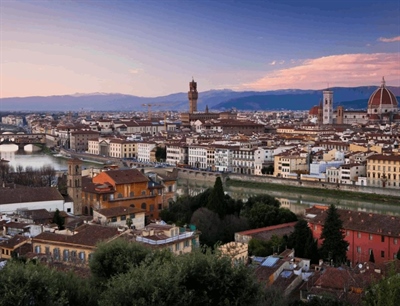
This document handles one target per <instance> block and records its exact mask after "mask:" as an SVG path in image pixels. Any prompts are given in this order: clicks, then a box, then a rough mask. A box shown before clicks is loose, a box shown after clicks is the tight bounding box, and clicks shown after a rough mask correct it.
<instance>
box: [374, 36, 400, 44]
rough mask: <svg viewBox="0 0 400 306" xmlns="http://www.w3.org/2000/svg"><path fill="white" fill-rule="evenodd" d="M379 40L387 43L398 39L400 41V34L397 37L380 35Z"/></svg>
mask: <svg viewBox="0 0 400 306" xmlns="http://www.w3.org/2000/svg"><path fill="white" fill-rule="evenodd" d="M378 41H381V42H385V43H391V42H396V41H400V36H396V37H392V38H385V37H379V39H378Z"/></svg>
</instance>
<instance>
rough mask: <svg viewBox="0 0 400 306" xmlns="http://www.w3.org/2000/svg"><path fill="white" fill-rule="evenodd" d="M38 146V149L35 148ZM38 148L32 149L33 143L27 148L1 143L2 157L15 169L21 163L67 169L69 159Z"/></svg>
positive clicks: (0, 151)
mask: <svg viewBox="0 0 400 306" xmlns="http://www.w3.org/2000/svg"><path fill="white" fill-rule="evenodd" d="M35 148H36V149H35ZM32 150H38V149H37V147H34V148H33V149H32V146H31V145H27V146H25V150H18V146H17V145H14V144H3V145H0V158H2V159H5V160H8V161H9V165H10V166H12V167H14V169H15V168H16V167H17V166H18V165H20V166H22V167H24V168H26V167H27V166H30V167H32V168H33V169H39V168H41V167H43V166H45V165H50V166H53V168H54V169H55V170H56V171H66V170H67V168H68V166H67V162H68V159H66V158H64V157H60V156H53V155H49V154H44V153H43V152H42V151H32ZM85 167H86V168H91V167H101V166H100V165H99V164H92V163H88V162H83V168H85Z"/></svg>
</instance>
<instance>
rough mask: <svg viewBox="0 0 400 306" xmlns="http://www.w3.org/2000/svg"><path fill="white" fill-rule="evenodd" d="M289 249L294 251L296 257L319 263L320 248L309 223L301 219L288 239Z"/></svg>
mask: <svg viewBox="0 0 400 306" xmlns="http://www.w3.org/2000/svg"><path fill="white" fill-rule="evenodd" d="M288 248H291V249H294V251H295V255H296V257H300V258H309V259H311V262H312V263H317V262H318V246H317V241H315V240H314V238H313V235H312V231H311V229H310V228H309V226H308V224H307V221H305V220H304V219H301V220H299V221H297V223H296V225H295V226H294V231H293V233H292V234H290V236H289V239H288Z"/></svg>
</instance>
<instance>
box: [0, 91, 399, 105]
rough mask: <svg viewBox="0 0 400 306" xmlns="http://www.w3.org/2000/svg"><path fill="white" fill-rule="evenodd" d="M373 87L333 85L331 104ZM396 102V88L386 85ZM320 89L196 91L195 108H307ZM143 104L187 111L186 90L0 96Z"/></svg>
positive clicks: (361, 99) (35, 101)
mask: <svg viewBox="0 0 400 306" xmlns="http://www.w3.org/2000/svg"><path fill="white" fill-rule="evenodd" d="M376 88H377V86H361V87H334V88H331V90H333V97H334V106H335V107H336V106H338V105H342V106H344V107H345V108H346V109H365V108H366V107H367V102H368V98H369V97H370V95H371V94H372V93H373V92H374V90H375V89H376ZM388 88H389V89H390V90H391V91H392V92H393V93H394V94H395V95H396V96H397V99H398V101H400V87H388ZM321 99H322V90H300V89H287V90H276V91H262V92H261V91H260V92H258V91H232V90H229V89H224V90H209V91H205V92H200V93H199V100H198V110H199V111H204V109H205V107H206V105H208V107H209V109H212V110H229V109H232V108H235V109H237V110H308V109H310V108H311V107H313V106H314V105H317V104H319V102H320V101H321ZM143 104H157V105H154V106H152V110H153V111H157V110H158V111H165V110H179V111H187V110H188V98H187V93H174V94H171V95H167V96H161V97H154V98H147V97H138V96H132V95H124V94H115V93H112V94H107V93H93V94H73V95H64V96H48V97H25V98H17V97H16V98H3V99H0V111H80V110H85V111H146V110H147V106H143Z"/></svg>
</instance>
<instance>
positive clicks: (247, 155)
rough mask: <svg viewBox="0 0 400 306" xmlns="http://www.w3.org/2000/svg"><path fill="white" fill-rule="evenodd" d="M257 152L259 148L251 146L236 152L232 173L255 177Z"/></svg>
mask: <svg viewBox="0 0 400 306" xmlns="http://www.w3.org/2000/svg"><path fill="white" fill-rule="evenodd" d="M256 150H257V148H252V147H251V146H247V147H240V148H239V149H236V150H234V151H233V155H232V172H233V173H240V174H250V175H254V172H255V152H256Z"/></svg>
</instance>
